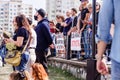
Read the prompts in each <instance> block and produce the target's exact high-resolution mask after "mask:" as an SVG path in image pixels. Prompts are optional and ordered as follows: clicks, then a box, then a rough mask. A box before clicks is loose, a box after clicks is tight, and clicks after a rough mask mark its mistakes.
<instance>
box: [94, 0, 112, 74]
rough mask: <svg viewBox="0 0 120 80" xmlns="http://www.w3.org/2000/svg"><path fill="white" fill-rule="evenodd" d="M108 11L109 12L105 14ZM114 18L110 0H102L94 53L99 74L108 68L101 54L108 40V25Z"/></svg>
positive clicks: (106, 71)
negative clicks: (96, 48) (96, 47)
mask: <svg viewBox="0 0 120 80" xmlns="http://www.w3.org/2000/svg"><path fill="white" fill-rule="evenodd" d="M106 13H109V14H106ZM113 18H114V7H113V2H112V1H111V0H109V1H108V0H104V1H103V5H102V7H101V10H100V13H99V21H98V31H97V34H98V38H99V41H98V44H97V46H98V52H97V54H96V56H95V57H96V60H97V64H96V67H97V71H98V72H99V73H101V74H107V73H108V68H107V66H106V64H105V62H104V61H103V60H102V56H103V54H104V52H105V49H106V45H107V43H108V41H109V34H110V27H111V23H112V21H113Z"/></svg>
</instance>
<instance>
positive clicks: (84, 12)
mask: <svg viewBox="0 0 120 80" xmlns="http://www.w3.org/2000/svg"><path fill="white" fill-rule="evenodd" d="M87 13H89V11H88V9H87V8H84V9H82V11H81V20H84V19H85V17H86V14H87ZM82 27H83V23H82V21H80V29H81V28H82Z"/></svg>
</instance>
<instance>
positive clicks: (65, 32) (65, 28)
mask: <svg viewBox="0 0 120 80" xmlns="http://www.w3.org/2000/svg"><path fill="white" fill-rule="evenodd" d="M65 23H66V24H67V26H65V27H64V28H63V34H64V35H67V32H68V31H69V30H70V28H71V26H72V18H71V17H69V18H66V19H65Z"/></svg>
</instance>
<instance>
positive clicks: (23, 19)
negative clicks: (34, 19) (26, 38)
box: [15, 14, 32, 36]
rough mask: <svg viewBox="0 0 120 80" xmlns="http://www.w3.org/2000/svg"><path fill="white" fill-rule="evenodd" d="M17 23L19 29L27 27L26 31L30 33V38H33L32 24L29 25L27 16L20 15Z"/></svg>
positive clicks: (16, 18) (17, 17)
mask: <svg viewBox="0 0 120 80" xmlns="http://www.w3.org/2000/svg"><path fill="white" fill-rule="evenodd" d="M15 21H16V23H17V26H18V28H20V27H25V28H26V30H28V32H29V33H30V36H31V34H32V33H31V29H30V24H29V22H28V20H27V18H26V17H25V15H23V14H20V15H18V16H16V17H15Z"/></svg>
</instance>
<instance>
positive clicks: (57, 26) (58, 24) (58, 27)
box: [56, 23, 63, 33]
mask: <svg viewBox="0 0 120 80" xmlns="http://www.w3.org/2000/svg"><path fill="white" fill-rule="evenodd" d="M56 28H57V29H59V31H60V32H63V26H61V24H60V23H57V24H56ZM59 31H56V33H57V32H59Z"/></svg>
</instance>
